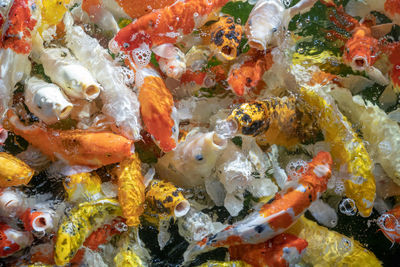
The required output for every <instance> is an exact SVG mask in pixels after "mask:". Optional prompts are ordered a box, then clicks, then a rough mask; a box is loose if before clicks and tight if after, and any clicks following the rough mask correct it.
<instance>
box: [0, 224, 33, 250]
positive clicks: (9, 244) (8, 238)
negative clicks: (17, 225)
mask: <svg viewBox="0 0 400 267" xmlns="http://www.w3.org/2000/svg"><path fill="white" fill-rule="evenodd" d="M32 241H33V239H32V236H31V234H30V233H29V232H22V231H17V230H14V229H12V228H11V227H10V226H8V225H7V224H4V223H0V258H4V257H8V256H10V255H12V254H14V253H15V252H17V251H19V250H21V249H23V248H25V247H27V246H29V245H30V244H31V243H32Z"/></svg>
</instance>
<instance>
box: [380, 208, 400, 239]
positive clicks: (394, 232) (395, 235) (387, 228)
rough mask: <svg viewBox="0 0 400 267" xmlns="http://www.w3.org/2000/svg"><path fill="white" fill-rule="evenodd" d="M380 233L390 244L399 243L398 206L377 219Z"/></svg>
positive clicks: (399, 212)
mask: <svg viewBox="0 0 400 267" xmlns="http://www.w3.org/2000/svg"><path fill="white" fill-rule="evenodd" d="M378 226H379V227H380V228H381V229H380V230H381V231H382V233H383V234H384V235H385V236H386V237H387V238H388V239H389V240H390V241H391V242H392V243H400V205H398V206H396V207H395V208H394V209H392V210H390V211H388V212H386V213H384V214H382V215H381V216H380V217H379V218H378Z"/></svg>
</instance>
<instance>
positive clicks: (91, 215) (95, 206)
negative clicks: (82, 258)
mask: <svg viewBox="0 0 400 267" xmlns="http://www.w3.org/2000/svg"><path fill="white" fill-rule="evenodd" d="M121 215H122V211H121V207H120V205H119V203H118V201H117V200H115V199H108V198H105V199H100V200H96V201H92V202H84V203H81V204H79V206H78V207H76V208H75V209H73V210H72V211H71V214H70V215H69V216H67V217H65V218H64V219H63V221H62V222H61V223H60V226H59V228H58V232H57V241H56V244H55V253H54V260H55V263H56V264H57V265H65V264H67V263H68V262H69V261H70V260H71V259H72V258H73V257H74V256H75V254H76V253H77V251H78V249H79V248H80V247H81V246H82V245H83V243H84V242H85V240H86V238H87V237H88V236H90V234H91V233H92V232H93V231H95V230H96V229H97V228H98V227H99V226H102V225H104V224H106V223H107V220H112V219H113V218H115V217H117V216H121Z"/></svg>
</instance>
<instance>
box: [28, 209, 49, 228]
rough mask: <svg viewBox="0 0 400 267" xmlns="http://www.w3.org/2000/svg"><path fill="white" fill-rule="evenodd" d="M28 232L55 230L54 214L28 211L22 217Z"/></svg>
mask: <svg viewBox="0 0 400 267" xmlns="http://www.w3.org/2000/svg"><path fill="white" fill-rule="evenodd" d="M21 220H22V222H23V223H24V229H25V230H26V231H35V232H48V231H51V230H53V227H54V224H53V214H51V213H50V212H47V211H40V210H36V209H27V210H26V211H25V212H24V213H23V214H22V216H21Z"/></svg>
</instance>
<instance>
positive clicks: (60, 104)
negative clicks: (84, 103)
mask: <svg viewBox="0 0 400 267" xmlns="http://www.w3.org/2000/svg"><path fill="white" fill-rule="evenodd" d="M24 94H25V104H26V105H27V106H28V108H29V110H30V111H31V112H32V113H33V114H35V115H36V116H38V117H39V119H41V120H42V121H43V122H45V123H46V124H51V123H55V122H57V121H59V120H60V119H65V118H66V117H68V116H69V114H70V113H71V111H72V107H73V105H72V103H71V102H69V100H68V98H67V97H66V96H65V95H64V94H63V93H62V91H61V89H60V88H59V87H58V86H57V85H55V84H52V83H47V82H45V81H43V80H40V79H38V78H36V77H31V78H29V80H28V81H26V83H25V92H24Z"/></svg>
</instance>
